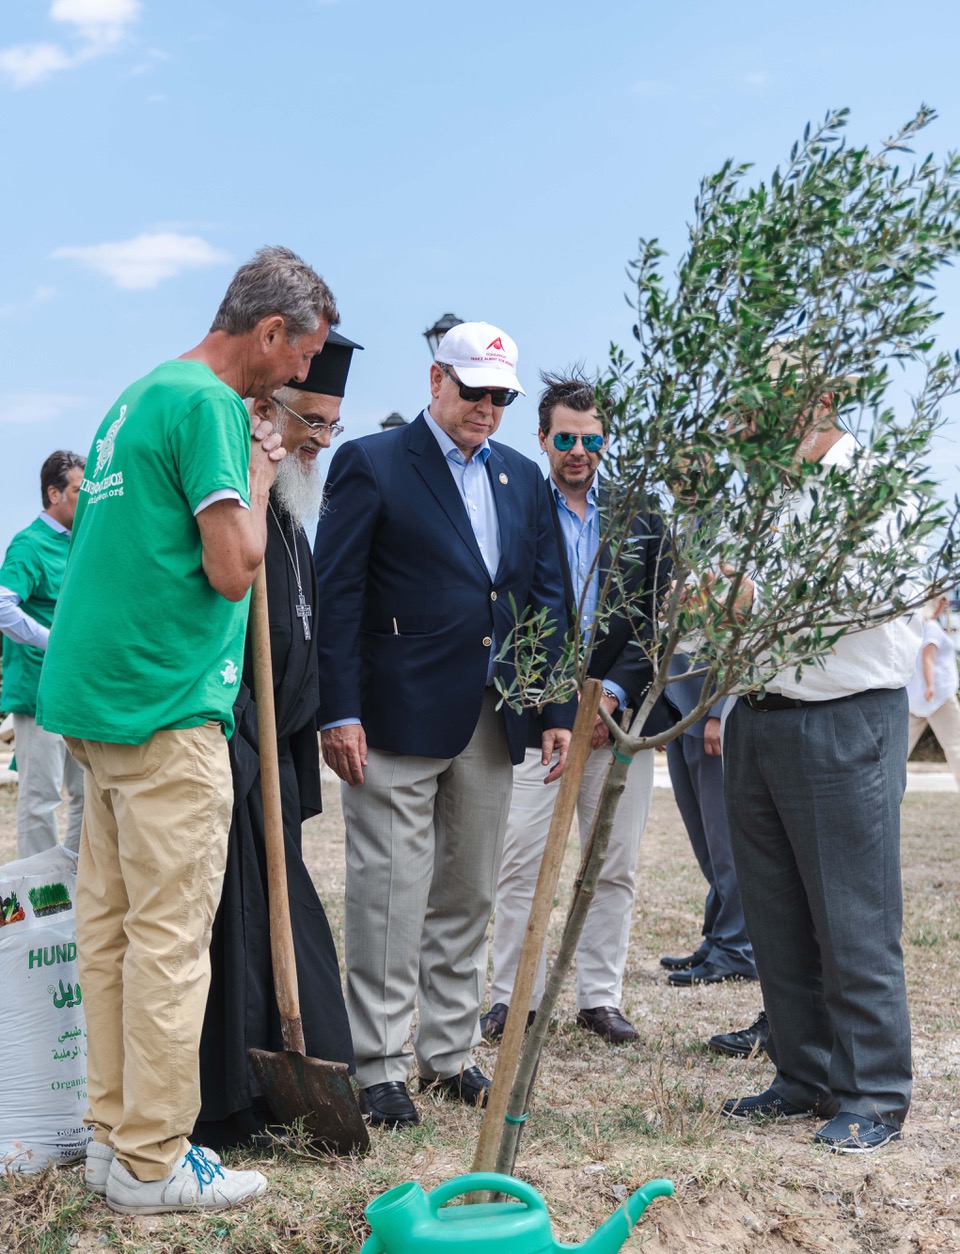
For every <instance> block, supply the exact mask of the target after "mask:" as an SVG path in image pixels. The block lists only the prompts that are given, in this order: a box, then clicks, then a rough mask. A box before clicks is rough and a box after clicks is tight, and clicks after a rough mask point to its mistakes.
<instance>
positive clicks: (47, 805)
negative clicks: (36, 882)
mask: <svg viewBox="0 0 960 1254" xmlns="http://www.w3.org/2000/svg"><path fill="white" fill-rule="evenodd" d="M85 465H86V458H85V457H81V456H80V455H79V453H68V452H66V451H64V450H63V449H57V451H56V452H55V453H51V454H50V456H49V457H48V458H47V460H46V461H45V462H44V463H43V465H42V467H41V468H40V499H41V502H42V504H43V509H42V510H41V511H40V514H39V515H38V516H37V517H36V518H35V519H34V520H33V522H32V523H31V524H30V525H29V527H25V528H24V529H23V531H18V532H17V534H16V535H15V536H14V537H13V539H12V540H11V541H10V547H9V548H8V549H7V554H6V557H5V558H4V559H3V566H2V567H0V632H2V633H3V689H2V691H0V708H2V709H3V710H4V711H6V712H7V713H11V714H12V715H13V732H14V740H15V753H16V763H17V787H18V792H17V857H18V858H29V857H30V856H31V854H35V853H40V852H41V851H42V850H44V849H50V848H52V846H54V845H56V844H58V843H59V841H60V831H59V828H58V826H57V810H58V809H59V807H60V804H61V801H62V800H63V797H62V794H63V792H66V794H67V830H66V835H65V837H64V842H63V843H64V845H65V846H66V848H67V849H69V850H70V851H71V852H72V853H76V852H77V851H78V849H79V848H80V825H81V823H82V821H83V770H82V768H81V767H80V765H79V763H77V762H75V761H74V759H73V758H72V757H71V756H70V754H69V753H68V751H67V747H66V745H65V744H64V740H63V737H62V736H58V735H56V733H54V732H50V731H47V730H46V729H45V728H44V727H42V726H41V725H40V724H39V723H38V722H37V689H38V687H39V685H40V667H41V665H42V663H43V655H44V652H45V651H46V648H47V641H48V639H49V638H50V625H51V623H52V622H53V614H54V610H55V609H56V605H57V598H58V597H59V595H60V585H61V583H62V581H63V572H64V570H65V568H66V565H67V551H68V549H69V547H70V530H71V528H72V527H73V519H74V515H75V514H76V512H77V496H78V494H79V492H80V484H81V483H82V481H83V468H84V466H85Z"/></svg>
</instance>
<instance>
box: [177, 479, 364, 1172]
mask: <svg viewBox="0 0 960 1254" xmlns="http://www.w3.org/2000/svg"><path fill="white" fill-rule="evenodd" d="M271 501H272V505H273V512H271V511H270V510H268V511H267V551H266V559H265V560H266V570H267V597H268V602H269V607H270V646H271V652H272V657H273V677H274V685H273V690H274V702H275V705H276V717H277V741H278V747H279V757H280V793H281V800H282V808H283V829H284V841H285V846H286V861H287V887H288V893H289V897H290V913H291V921H292V924H293V942H294V949H295V950H296V956H297V977H298V981H299V985H300V1012H301V1016H302V1019H303V1032H304V1039H305V1042H306V1050H307V1055H308V1056H309V1057H312V1058H322V1059H328V1060H331V1061H335V1062H345V1063H348V1064H349V1065H350V1066H351V1069H352V1066H353V1043H352V1040H351V1037H350V1027H349V1024H348V1021H347V1014H346V1010H345V1008H344V1004H343V994H342V991H341V984H340V970H339V966H338V963H337V953H336V948H335V946H334V943H333V937H332V936H331V934H330V928H329V925H328V923H327V917H326V915H325V914H324V910H323V906H322V905H321V904H320V898H319V897H318V896H317V891H316V889H315V888H314V886H313V881H312V880H311V878H310V874H309V872H308V871H307V868H306V866H305V865H304V862H303V857H302V853H301V824H302V822H303V820H304V819H308V818H311V817H312V816H313V815H315V814H319V812H320V809H321V803H320V756H319V749H318V744H317V724H316V711H317V706H318V704H319V692H318V675H317V652H316V640H315V638H314V637H315V630H316V627H315V624H314V623H313V620H312V618H310V619H308V621H309V622H310V633H311V635H310V639H307V638H306V637H305V635H304V631H303V612H302V606H300V609H301V614H300V615H298V614H297V609H298V605H299V604H300V596H299V593H298V586H297V573H296V570H295V565H296V562H295V560H294V559H299V567H300V569H299V577H300V581H301V585H302V590H303V599H304V600H305V601H306V603H307V604H308V605H309V606H310V607H311V609H312V608H313V607H315V606H316V604H317V589H316V575H315V573H314V566H313V557H312V554H311V551H310V547H309V545H308V543H307V537H306V535H305V534H304V532H303V530H302V529H301V528H299V527H292V526H291V520H290V518H289V516H288V515H286V514H284V513H283V512H282V511H281V509H280V506H279V504H278V502H277V501H276V499H275V497H272V498H271ZM281 528H282V531H281ZM284 540H286V546H285V545H284ZM253 689H254V684H253V658H252V650H251V639H250V633H249V632H248V634H247V646H246V653H245V656H244V669H243V683H242V685H241V690H240V695H239V697H238V699H237V703H236V706H235V709H234V712H235V714H236V730H235V732H234V734H233V737H232V738H231V740H230V744H229V748H230V763H231V766H232V769H233V787H234V801H233V822H232V825H231V828H230V837H229V845H228V851H227V869H226V875H225V877H224V884H223V895H222V897H221V901H220V906H219V909H218V910H217V915H216V919H215V920H214V925H213V938H212V942H211V946H210V960H211V968H212V974H211V984H210V994H209V997H208V999H207V1010H206V1016H205V1019H204V1025H203V1036H202V1039H201V1043H200V1090H201V1102H202V1105H201V1109H200V1118H199V1120H198V1123H197V1127H196V1129H195V1133H194V1141H195V1142H197V1143H199V1144H202V1145H207V1146H210V1147H211V1148H213V1149H218V1148H221V1147H223V1146H226V1145H230V1144H235V1143H237V1142H238V1141H240V1140H243V1139H246V1138H247V1137H249V1136H250V1135H254V1134H256V1133H257V1132H258V1131H260V1130H261V1129H262V1127H263V1124H264V1123H266V1122H269V1120H270V1115H269V1111H268V1110H267V1109H266V1108H265V1103H264V1100H263V1098H262V1097H261V1096H260V1093H259V1088H258V1086H257V1084H256V1080H255V1078H254V1077H253V1075H252V1072H251V1070H250V1067H249V1064H248V1061H247V1049H248V1048H250V1047H251V1046H255V1047H257V1048H260V1049H269V1050H282V1049H283V1040H282V1036H281V1032H280V1016H279V1012H278V1011H277V1003H276V996H275V992H274V985H273V972H272V968H271V961H270V924H269V908H268V903H267V870H266V854H265V849H264V840H263V803H262V799H261V793H260V759H259V737H258V733H257V710H256V694H255V692H254V690H253Z"/></svg>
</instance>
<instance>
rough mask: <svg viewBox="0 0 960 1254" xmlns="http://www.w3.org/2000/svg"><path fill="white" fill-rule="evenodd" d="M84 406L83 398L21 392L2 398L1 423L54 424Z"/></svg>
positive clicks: (61, 394)
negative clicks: (55, 420)
mask: <svg viewBox="0 0 960 1254" xmlns="http://www.w3.org/2000/svg"><path fill="white" fill-rule="evenodd" d="M82 404H84V400H83V397H82V396H66V395H64V394H63V393H60V392H19V393H16V394H15V395H13V396H0V422H20V423H26V422H52V421H53V420H54V419H57V418H63V417H64V416H65V415H66V413H67V412H68V410H71V409H76V407H77V406H78V405H82Z"/></svg>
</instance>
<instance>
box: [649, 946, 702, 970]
mask: <svg viewBox="0 0 960 1254" xmlns="http://www.w3.org/2000/svg"><path fill="white" fill-rule="evenodd" d="M709 952H710V951H709V950H708V949H698V950H697V952H696V953H695V954H685V955H684V957H682V958H670V957H665V958H661V959H660V965H661V967H666V969H667V970H668V971H689V970H690V968H691V967H699V965H700V964H701V962H706V959H707V954H708V953H709Z"/></svg>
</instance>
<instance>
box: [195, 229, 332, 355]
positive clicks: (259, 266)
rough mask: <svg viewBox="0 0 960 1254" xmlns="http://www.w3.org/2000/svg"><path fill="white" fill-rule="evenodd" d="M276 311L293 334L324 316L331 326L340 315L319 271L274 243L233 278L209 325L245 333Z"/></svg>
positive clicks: (306, 331)
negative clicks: (211, 323)
mask: <svg viewBox="0 0 960 1254" xmlns="http://www.w3.org/2000/svg"><path fill="white" fill-rule="evenodd" d="M277 314H279V315H280V317H282V318H283V320H284V322H285V323H286V326H287V334H288V335H289V336H290V338H291V339H294V340H295V339H298V338H299V337H300V336H301V335H307V334H309V333H311V332H313V331H316V329H317V327H318V326H319V325H320V321H321V319H323V320H324V321H325V322H327V323H329V324H330V326H331V327H335V326H336V325H337V324H338V323H339V321H340V315H339V313H338V312H337V306H336V302H335V301H334V298H333V293H332V292H331V291H330V289H329V287H327V285H326V283H324V281H323V279H321V277H320V276H319V274H317V273H316V271H314V270H312V269H311V268H310V266H308V265H307V263H306V262H305V261H304V260H303V259H302V258H300V257H298V256H297V254H296V253H295V252H292V251H291V250H290V249H289V248H282V247H281V246H280V245H270V246H268V247H266V248H260V249H258V250H257V251H256V252H255V253H254V255H253V258H252V260H250V261H248V262H247V264H246V265H245V266H241V267H240V269H239V270H238V271H237V273H236V274H235V275H234V276H233V278H232V279H231V280H230V286H229V287H228V288H227V293H226V295H225V296H224V298H223V301H222V302H221V304H220V308H219V309H218V310H217V316H216V317H215V318H214V320H213V325H212V326H211V327H210V330H211V331H225V332H226V334H227V335H245V334H246V333H247V332H249V331H252V330H253V328H254V327H255V326H256V325H257V323H258V322H259V321H260V320H261V319H262V318H270V317H273V316H275V315H277Z"/></svg>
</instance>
